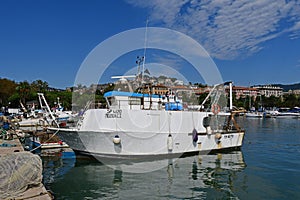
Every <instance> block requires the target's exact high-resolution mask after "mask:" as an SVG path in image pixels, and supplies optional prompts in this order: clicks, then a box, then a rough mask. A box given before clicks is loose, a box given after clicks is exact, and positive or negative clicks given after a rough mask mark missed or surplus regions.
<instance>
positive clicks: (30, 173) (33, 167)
mask: <svg viewBox="0 0 300 200" xmlns="http://www.w3.org/2000/svg"><path fill="white" fill-rule="evenodd" d="M42 170H43V168H42V161H41V159H40V157H39V156H38V155H34V154H32V153H29V152H16V153H12V154H7V155H4V156H0V199H7V198H10V199H13V198H15V197H18V196H20V195H21V194H22V193H23V192H25V191H26V190H27V189H28V188H30V187H33V186H39V185H40V184H41V182H42Z"/></svg>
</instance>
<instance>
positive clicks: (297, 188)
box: [41, 117, 300, 199]
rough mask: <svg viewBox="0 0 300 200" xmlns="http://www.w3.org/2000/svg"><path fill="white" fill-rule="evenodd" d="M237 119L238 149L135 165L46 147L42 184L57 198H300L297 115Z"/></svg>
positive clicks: (299, 135)
mask: <svg viewBox="0 0 300 200" xmlns="http://www.w3.org/2000/svg"><path fill="white" fill-rule="evenodd" d="M239 123H240V124H242V126H243V127H244V128H245V129H246V135H245V138H244V144H243V147H242V148H241V150H239V151H232V152H226V153H218V154H209V155H194V156H189V157H184V158H179V159H169V160H168V159H167V160H160V161H153V162H145V163H139V165H138V167H137V168H135V165H134V164H126V165H122V164H120V165H117V164H116V165H114V166H107V165H104V164H101V163H100V162H98V161H97V160H93V159H90V158H84V157H80V158H77V159H76V158H75V156H74V153H73V152H71V151H68V150H66V149H65V150H48V151H44V152H41V156H42V160H43V170H44V171H43V182H44V184H45V186H46V188H47V189H49V190H51V191H52V193H53V194H54V196H55V198H56V199H300V184H299V180H300V119H276V118H274V119H273V118H270V119H246V118H243V117H240V118H239ZM160 164H162V165H161V166H159V165H160ZM157 166H158V167H157ZM126 167H129V168H130V167H132V168H131V170H135V169H136V170H141V167H145V168H147V169H150V168H152V167H154V168H155V167H157V168H156V170H154V171H152V170H148V172H144V173H143V172H142V171H143V170H141V171H136V172H138V173H133V172H128V168H126ZM145 171H147V170H145Z"/></svg>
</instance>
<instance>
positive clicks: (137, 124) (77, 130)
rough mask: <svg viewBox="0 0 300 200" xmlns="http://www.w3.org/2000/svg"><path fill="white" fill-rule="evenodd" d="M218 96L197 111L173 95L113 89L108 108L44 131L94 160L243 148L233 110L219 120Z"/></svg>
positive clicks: (240, 132) (216, 88) (109, 94)
mask: <svg viewBox="0 0 300 200" xmlns="http://www.w3.org/2000/svg"><path fill="white" fill-rule="evenodd" d="M229 86H230V87H232V83H229ZM219 87H224V84H223V83H222V84H218V85H215V86H214V87H213V89H212V90H211V92H210V93H209V94H208V96H207V98H206V99H205V100H204V102H203V103H202V105H201V106H200V107H203V105H204V103H205V102H206V101H207V99H208V98H213V96H212V92H213V91H214V92H219V91H220V88H219ZM223 91H224V90H223ZM231 91H232V90H231ZM170 94H171V93H170ZM220 96H221V95H220V94H219V95H214V97H216V99H212V100H211V102H212V105H211V106H210V107H208V108H207V109H206V110H205V111H200V110H195V109H193V110H188V108H184V106H183V105H184V102H183V101H182V100H181V99H179V98H178V97H176V95H175V96H172V97H171V96H170V95H168V94H166V95H156V94H152V92H151V91H149V92H148V93H137V92H127V91H115V90H113V91H109V92H106V93H105V94H104V97H105V99H106V102H107V106H108V108H107V109H94V108H88V109H86V110H85V112H84V113H83V115H82V117H81V118H80V119H79V121H78V123H77V126H75V127H68V128H60V127H59V128H48V129H49V130H51V131H56V132H57V134H58V136H59V137H60V138H61V139H62V140H63V141H66V143H67V144H68V145H69V146H70V148H72V149H73V150H74V152H76V153H80V154H85V155H92V156H95V157H96V158H116V159H132V158H141V157H151V156H152V157H168V156H181V155H183V154H188V153H199V152H211V151H221V150H224V149H236V148H239V147H241V146H242V143H243V138H244V134H245V131H244V130H243V129H241V128H240V127H239V125H238V124H237V122H236V121H235V117H234V116H235V115H236V114H237V112H236V111H232V112H231V113H230V115H218V114H219V113H221V112H220V111H222V108H221V107H220V105H219V104H218V101H217V100H218V98H220ZM223 96H224V95H223ZM230 97H232V95H230ZM226 102H227V101H226ZM230 103H231V104H232V100H231V101H230ZM230 109H231V110H232V105H230Z"/></svg>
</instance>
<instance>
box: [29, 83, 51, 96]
mask: <svg viewBox="0 0 300 200" xmlns="http://www.w3.org/2000/svg"><path fill="white" fill-rule="evenodd" d="M48 87H49V84H48V83H47V82H46V81H42V80H35V81H33V82H32V83H31V88H32V90H33V91H34V92H42V93H45V92H46V91H47V89H48Z"/></svg>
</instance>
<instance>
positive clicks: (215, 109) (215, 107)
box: [211, 104, 221, 115]
mask: <svg viewBox="0 0 300 200" xmlns="http://www.w3.org/2000/svg"><path fill="white" fill-rule="evenodd" d="M211 111H212V112H213V113H214V114H215V115H216V114H218V113H219V112H220V111H221V108H220V106H219V105H218V104H213V105H212V106H211Z"/></svg>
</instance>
